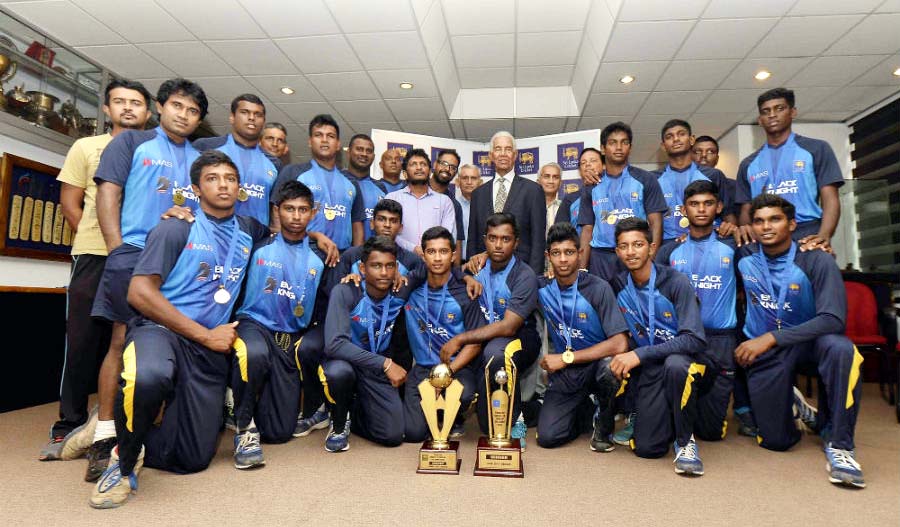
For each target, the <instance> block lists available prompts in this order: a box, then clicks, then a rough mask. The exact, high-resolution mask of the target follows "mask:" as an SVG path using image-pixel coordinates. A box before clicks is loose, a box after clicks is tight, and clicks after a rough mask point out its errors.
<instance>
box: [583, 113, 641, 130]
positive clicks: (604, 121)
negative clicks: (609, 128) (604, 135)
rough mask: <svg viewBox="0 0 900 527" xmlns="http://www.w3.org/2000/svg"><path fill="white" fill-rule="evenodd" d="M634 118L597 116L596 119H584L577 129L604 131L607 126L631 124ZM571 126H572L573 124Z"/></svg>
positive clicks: (626, 116) (630, 116)
mask: <svg viewBox="0 0 900 527" xmlns="http://www.w3.org/2000/svg"><path fill="white" fill-rule="evenodd" d="M632 118H634V115H597V116H594V117H582V118H581V121H580V122H579V123H578V127H577V128H578V130H593V129H598V130H602V129H603V128H605V127H606V125H608V124H611V123H615V122H619V121H621V122H623V123H626V124H627V123H629V122H631V119H632ZM570 121H571V119H570ZM569 124H571V122H570V123H569Z"/></svg>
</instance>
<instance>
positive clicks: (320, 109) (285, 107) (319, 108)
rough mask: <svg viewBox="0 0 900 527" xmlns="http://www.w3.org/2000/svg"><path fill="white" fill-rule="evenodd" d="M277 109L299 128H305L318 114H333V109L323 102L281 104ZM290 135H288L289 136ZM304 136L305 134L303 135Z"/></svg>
mask: <svg viewBox="0 0 900 527" xmlns="http://www.w3.org/2000/svg"><path fill="white" fill-rule="evenodd" d="M278 108H280V109H281V111H283V112H284V113H286V114H287V115H288V117H290V118H291V119H293V120H294V122H296V123H297V124H299V125H300V126H302V127H304V129H305V127H306V126H307V125H308V124H309V121H310V120H311V119H312V118H313V117H315V116H316V115H318V114H320V113H327V114H334V113H335V111H334V108H332V107H331V105H329V104H328V103H324V102H292V103H287V102H281V103H278ZM289 135H290V134H289ZM304 135H306V134H304Z"/></svg>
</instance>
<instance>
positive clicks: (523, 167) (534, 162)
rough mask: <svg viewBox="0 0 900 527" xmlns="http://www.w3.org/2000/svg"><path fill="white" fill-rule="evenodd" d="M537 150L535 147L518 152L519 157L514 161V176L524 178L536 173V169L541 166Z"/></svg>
mask: <svg viewBox="0 0 900 527" xmlns="http://www.w3.org/2000/svg"><path fill="white" fill-rule="evenodd" d="M539 150H540V149H539V148H537V147H535V148H523V149H522V150H519V157H518V159H516V174H519V175H520V176H525V175H528V174H537V173H538V167H539V166H540V164H541V161H540V156H539V155H538V151H539Z"/></svg>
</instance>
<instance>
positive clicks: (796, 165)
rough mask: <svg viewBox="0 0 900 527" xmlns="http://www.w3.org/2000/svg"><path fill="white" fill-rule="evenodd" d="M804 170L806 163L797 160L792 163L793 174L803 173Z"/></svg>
mask: <svg viewBox="0 0 900 527" xmlns="http://www.w3.org/2000/svg"><path fill="white" fill-rule="evenodd" d="M805 168H806V163H805V162H804V161H803V160H802V159H798V160H796V161H794V173H795V174H796V173H798V172H803V170H804V169H805Z"/></svg>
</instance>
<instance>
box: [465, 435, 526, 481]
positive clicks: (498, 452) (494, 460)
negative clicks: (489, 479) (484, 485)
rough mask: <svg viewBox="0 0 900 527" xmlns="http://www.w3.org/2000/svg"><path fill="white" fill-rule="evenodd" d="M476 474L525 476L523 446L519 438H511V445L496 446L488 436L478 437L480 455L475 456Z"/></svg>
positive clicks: (511, 476) (503, 476)
mask: <svg viewBox="0 0 900 527" xmlns="http://www.w3.org/2000/svg"><path fill="white" fill-rule="evenodd" d="M475 475H476V476H494V477H501V478H523V477H525V469H524V466H523V465H522V447H521V445H520V443H519V440H518V439H511V440H510V444H509V446H494V445H492V444H491V442H490V440H489V439H488V438H487V437H484V436H482V437H480V438H478V455H477V456H476V458H475Z"/></svg>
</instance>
